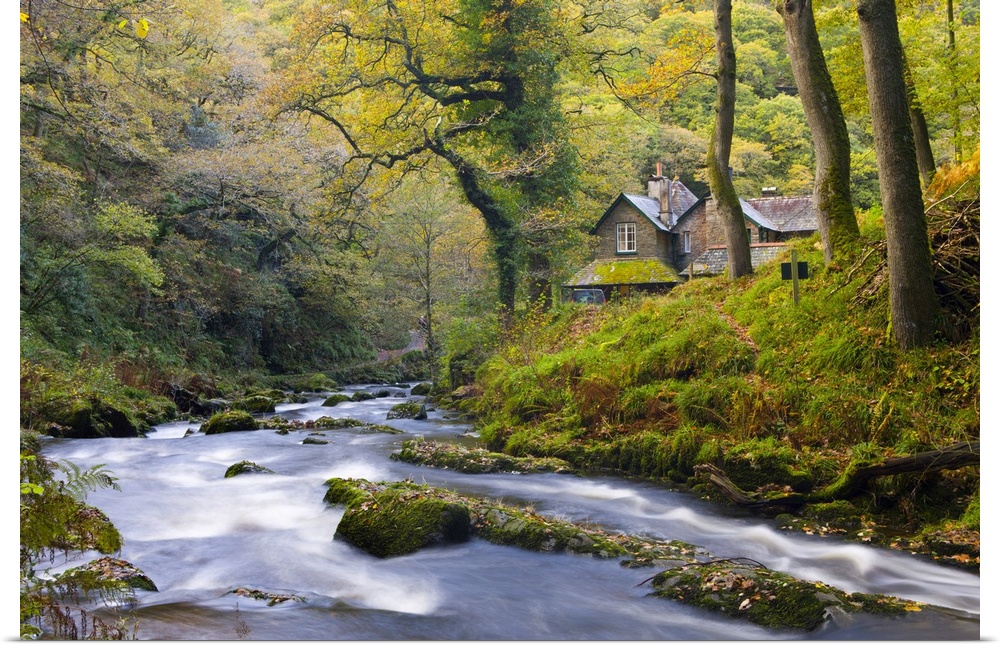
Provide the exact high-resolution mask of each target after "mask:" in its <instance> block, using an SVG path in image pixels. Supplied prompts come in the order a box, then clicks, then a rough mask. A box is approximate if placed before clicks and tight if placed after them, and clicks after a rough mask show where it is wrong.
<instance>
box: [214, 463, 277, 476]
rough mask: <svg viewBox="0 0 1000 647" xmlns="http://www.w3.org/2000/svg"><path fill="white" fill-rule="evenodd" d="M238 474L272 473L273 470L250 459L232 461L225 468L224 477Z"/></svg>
mask: <svg viewBox="0 0 1000 647" xmlns="http://www.w3.org/2000/svg"><path fill="white" fill-rule="evenodd" d="M240 474H274V470H272V469H269V468H267V467H263V466H262V465H258V464H257V463H254V462H252V461H240V462H239V463H233V464H232V465H230V466H229V467H228V468H226V475H225V478H227V479H228V478H232V477H234V476H239V475H240Z"/></svg>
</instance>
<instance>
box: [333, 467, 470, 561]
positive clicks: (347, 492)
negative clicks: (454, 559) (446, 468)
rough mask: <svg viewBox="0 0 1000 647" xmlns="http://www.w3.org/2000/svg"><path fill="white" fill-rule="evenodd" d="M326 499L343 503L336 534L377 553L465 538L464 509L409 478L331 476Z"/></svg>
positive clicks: (467, 527)
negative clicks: (378, 480) (375, 480)
mask: <svg viewBox="0 0 1000 647" xmlns="http://www.w3.org/2000/svg"><path fill="white" fill-rule="evenodd" d="M327 483H328V485H329V487H328V489H327V493H326V496H325V497H324V501H326V502H327V503H330V504H334V505H336V504H338V503H344V504H345V505H347V508H346V510H345V511H344V516H343V518H342V519H341V521H340V524H339V525H338V526H337V532H336V536H337V537H340V538H342V539H344V540H346V541H348V542H349V543H350V544H352V545H353V546H356V547H357V548H360V549H361V550H364V551H365V552H367V553H369V554H371V555H374V556H376V557H394V556H398V555H406V554H409V553H412V552H415V551H417V550H419V549H421V548H425V547H427V546H431V545H434V544H439V543H451V542H457V541H465V540H466V539H468V537H469V534H470V518H469V511H468V509H467V508H466V507H465V506H464V505H463V504H461V503H459V502H457V501H454V500H447V499H445V498H442V497H439V496H436V494H437V493H436V492H435V491H434V490H432V489H431V488H428V487H425V486H419V485H416V484H414V483H410V482H402V483H393V484H377V485H374V486H372V484H367V482H361V481H358V480H350V481H347V480H343V479H331V480H330V481H328V482H327Z"/></svg>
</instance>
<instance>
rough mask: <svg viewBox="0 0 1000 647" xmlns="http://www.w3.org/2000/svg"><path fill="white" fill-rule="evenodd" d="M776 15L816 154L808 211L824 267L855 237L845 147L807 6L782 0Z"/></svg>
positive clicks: (840, 117)
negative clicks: (780, 21)
mask: <svg viewBox="0 0 1000 647" xmlns="http://www.w3.org/2000/svg"><path fill="white" fill-rule="evenodd" d="M778 11H779V13H781V17H782V18H783V19H784V23H785V41H786V43H787V44H788V57H789V59H790V60H791V64H792V74H793V75H794V76H795V84H796V85H797V86H798V89H799V97H800V98H801V99H802V108H803V109H804V110H805V113H806V122H807V123H808V124H809V132H810V133H811V134H812V140H813V146H814V148H815V149H816V182H815V186H814V187H813V205H814V208H815V209H816V220H817V222H818V224H819V232H820V236H821V237H822V239H823V257H824V258H825V260H826V262H827V263H830V262H831V261H832V260H833V259H834V258H835V257H837V256H838V255H841V254H843V253H844V252H847V251H848V250H850V249H852V248H854V247H855V246H856V245H857V242H858V239H859V238H860V236H861V234H860V232H859V230H858V221H857V218H855V216H854V206H853V205H852V203H851V142H850V140H849V139H848V136H847V125H846V123H845V122H844V113H843V110H841V107H840V99H838V98H837V91H836V90H835V89H834V87H833V81H832V80H831V79H830V72H829V70H828V69H827V67H826V59H825V58H824V57H823V48H822V47H821V46H820V42H819V36H818V34H817V33H816V22H815V19H814V18H813V8H812V0H784V1H783V2H779V3H778Z"/></svg>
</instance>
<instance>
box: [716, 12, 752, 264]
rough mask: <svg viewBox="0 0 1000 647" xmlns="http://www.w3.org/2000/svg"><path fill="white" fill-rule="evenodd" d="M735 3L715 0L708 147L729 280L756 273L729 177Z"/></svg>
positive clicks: (734, 113)
mask: <svg viewBox="0 0 1000 647" xmlns="http://www.w3.org/2000/svg"><path fill="white" fill-rule="evenodd" d="M732 13H733V3H732V0H715V60H716V66H717V72H716V83H717V91H716V109H715V111H716V114H715V128H714V129H713V130H712V140H711V142H709V147H708V183H709V186H710V187H711V189H712V199H713V200H714V201H715V207H716V210H717V211H718V214H719V218H720V219H721V220H722V227H723V231H724V232H725V235H726V251H727V254H728V256H729V277H730V278H731V279H737V278H739V277H741V276H747V275H749V274H753V266H752V265H751V263H750V241H749V239H748V238H747V229H746V223H745V221H744V219H743V208H742V207H741V206H740V200H739V197H738V196H737V195H736V189H734V188H733V180H732V178H731V177H730V176H729V152H730V149H731V148H732V144H733V123H734V121H735V119H736V48H735V46H734V45H733V25H732Z"/></svg>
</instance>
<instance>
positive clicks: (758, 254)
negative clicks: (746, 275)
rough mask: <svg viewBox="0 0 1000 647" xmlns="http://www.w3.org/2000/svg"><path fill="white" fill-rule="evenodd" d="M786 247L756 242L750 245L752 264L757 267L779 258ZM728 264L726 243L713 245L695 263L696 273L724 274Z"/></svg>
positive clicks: (778, 244) (783, 244) (781, 244)
mask: <svg viewBox="0 0 1000 647" xmlns="http://www.w3.org/2000/svg"><path fill="white" fill-rule="evenodd" d="M786 249H787V247H786V246H785V243H754V244H752V245H750V265H751V266H752V267H753V268H754V269H756V268H758V267H759V266H761V265H763V264H764V263H768V262H770V261H774V260H777V259H778V258H779V257H780V256H781V253H782V252H784V251H785V250H786ZM728 264H729V252H728V251H727V250H726V246H725V245H712V246H711V247H709V248H708V249H706V250H705V252H704V253H703V254H702V255H701V256H699V257H698V258H696V259H695V260H694V263H693V265H694V272H695V274H722V273H723V272H725V271H726V266H727V265H728Z"/></svg>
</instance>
